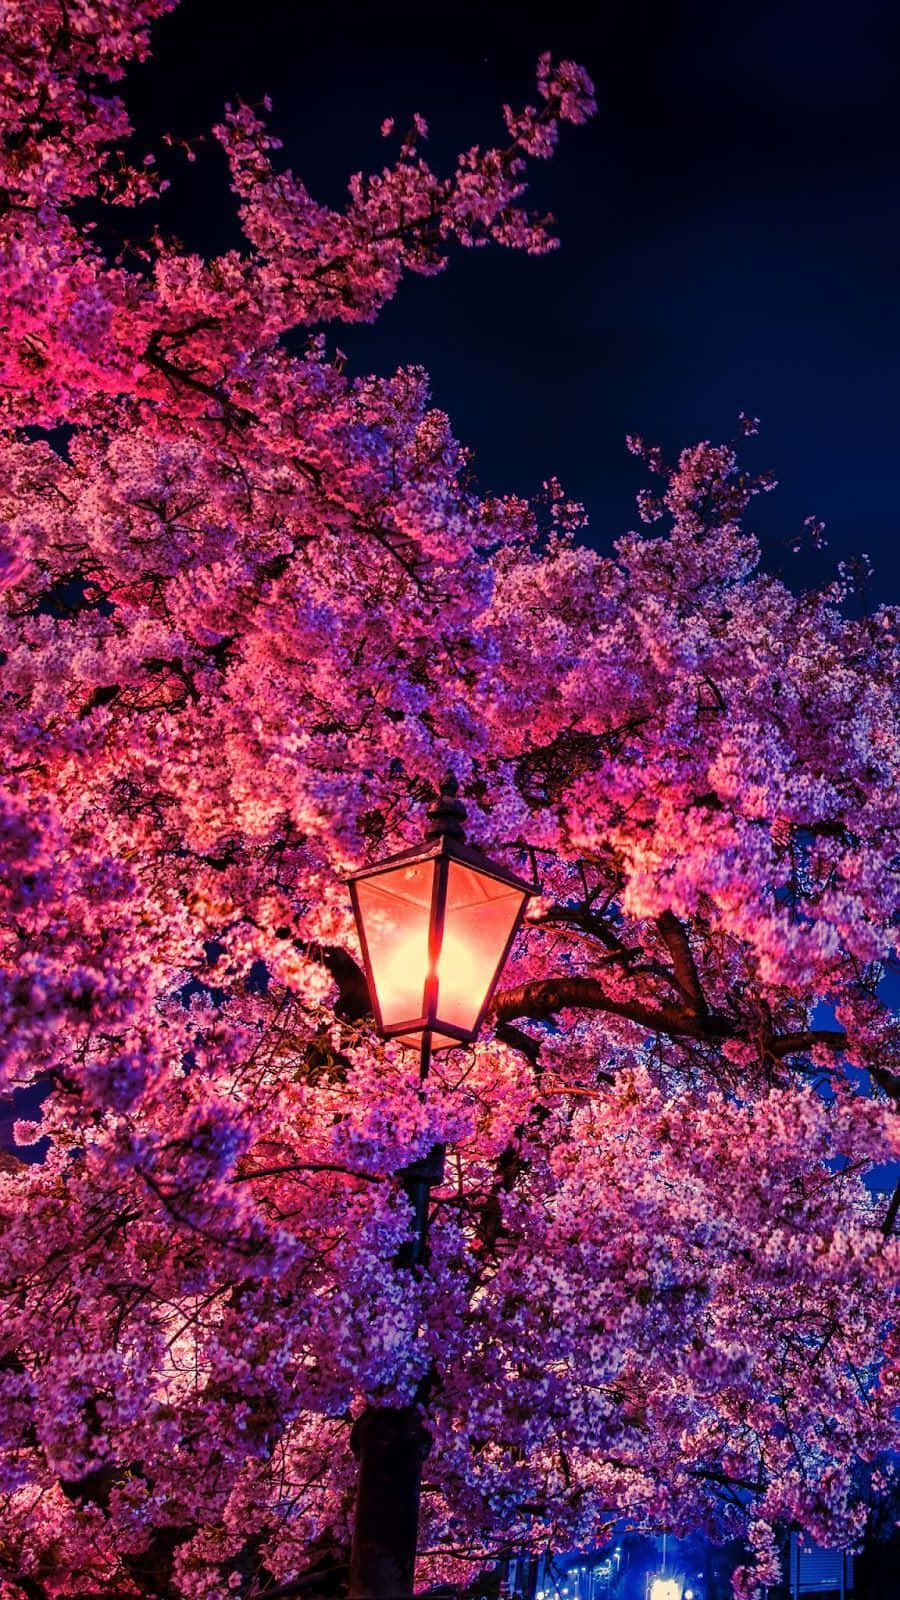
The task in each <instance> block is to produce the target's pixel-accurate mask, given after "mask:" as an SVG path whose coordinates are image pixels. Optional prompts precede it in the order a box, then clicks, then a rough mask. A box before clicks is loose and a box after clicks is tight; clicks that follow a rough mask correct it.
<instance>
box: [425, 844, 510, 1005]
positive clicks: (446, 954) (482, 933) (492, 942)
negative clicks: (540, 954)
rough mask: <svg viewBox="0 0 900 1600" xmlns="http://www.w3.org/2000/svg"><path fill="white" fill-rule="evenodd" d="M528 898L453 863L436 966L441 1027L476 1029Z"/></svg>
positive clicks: (479, 873)
mask: <svg viewBox="0 0 900 1600" xmlns="http://www.w3.org/2000/svg"><path fill="white" fill-rule="evenodd" d="M526 899H527V896H526V895H525V894H523V892H522V890H521V889H514V888H511V887H510V885H509V884H508V883H501V882H499V881H498V879H496V878H490V877H488V876H487V874H486V873H483V872H478V871H477V870H476V869H475V868H474V867H467V866H464V865H463V863H462V862H460V861H451V862H450V870H449V874H448V879H447V909H446V912H445V915H444V938H443V942H442V944H441V959H440V963H439V965H438V1002H437V1014H438V1017H439V1018H440V1021H441V1022H449V1023H452V1024H453V1025H454V1026H455V1027H458V1028H474V1027H475V1023H476V1021H477V1020H478V1015H479V1012H480V1011H481V1008H482V1006H483V1004H484V1001H485V997H486V996H487V994H488V993H489V992H490V989H491V986H492V985H493V982H494V978H495V976H496V973H497V968H498V966H499V964H500V960H501V958H502V956H503V952H504V950H505V948H506V943H507V940H508V939H509V936H510V934H511V932H512V929H513V926H514V924H515V920H516V917H517V916H518V913H519V909H520V907H521V905H522V903H523V901H524V900H526Z"/></svg>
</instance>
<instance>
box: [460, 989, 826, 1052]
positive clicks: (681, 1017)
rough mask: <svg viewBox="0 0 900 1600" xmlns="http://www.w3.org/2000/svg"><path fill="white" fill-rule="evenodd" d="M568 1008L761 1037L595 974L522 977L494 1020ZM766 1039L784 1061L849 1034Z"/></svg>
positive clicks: (705, 1033) (728, 1020)
mask: <svg viewBox="0 0 900 1600" xmlns="http://www.w3.org/2000/svg"><path fill="white" fill-rule="evenodd" d="M565 1010H574V1011H579V1010H580V1011H603V1012H606V1013H608V1014H609V1015H611V1016H614V1017H623V1018H624V1019H625V1020H626V1021H628V1022H635V1023H637V1024H638V1026H639V1027H642V1028H648V1029H649V1030H651V1031H652V1032H653V1033H665V1034H668V1035H669V1036H670V1037H672V1038H686V1039H696V1040H697V1041H698V1042H699V1043H701V1044H717V1043H719V1042H720V1041H722V1040H723V1039H746V1040H747V1041H748V1042H751V1043H756V1042H757V1041H758V1035H757V1034H756V1032H755V1031H754V1030H753V1029H752V1028H751V1027H749V1026H746V1027H744V1026H742V1025H741V1023H740V1021H738V1020H736V1019H735V1018H733V1017H727V1016H723V1015H722V1014H721V1013H717V1012H711V1011H707V1010H704V1011H702V1012H701V1011H699V1010H697V1009H694V1008H693V1007H691V1006H687V1005H683V1006H679V1005H675V1004H674V1003H672V1002H670V1001H667V1000H662V1001H658V1002H657V1003H655V1004H648V1003H646V1002H645V1001H643V1000H637V999H633V1000H616V999H614V998H613V997H612V996H611V995H609V994H607V993H606V990H605V989H604V988H603V986H602V984H600V983H599V982H598V981H597V979H596V978H587V977H558V978H541V979H537V980H534V981H532V982H530V983H521V984H519V985H518V986H517V987H516V988H514V989H506V990H504V991H503V992H502V993H501V994H499V995H497V996H496V998H495V1000H494V1003H493V1006H492V1007H491V1013H490V1015H491V1020H492V1021H494V1022H495V1023H498V1024H500V1025H502V1026H504V1027H505V1026H506V1025H507V1024H509V1023H511V1022H514V1021H515V1020H516V1019H517V1018H520V1017H528V1018H531V1019H532V1020H533V1021H546V1020H548V1019H549V1018H550V1017H552V1016H554V1015H555V1014H556V1013H557V1012H559V1011H565ZM498 1031H499V1030H498ZM509 1042H510V1043H511V1042H512V1040H510V1041H509ZM764 1043H765V1049H766V1052H767V1053H768V1054H769V1055H770V1056H773V1057H774V1058H775V1059H776V1060H779V1061H781V1060H783V1059H784V1058H785V1057H786V1056H790V1055H799V1054H801V1053H802V1052H804V1051H809V1050H812V1049H813V1047H814V1046H815V1045H822V1046H824V1047H825V1048H827V1049H830V1050H834V1051H840V1050H841V1049H843V1047H844V1045H845V1044H846V1034H844V1033H842V1032H841V1031H840V1030H839V1029H832V1028H809V1029H804V1030H803V1031H801V1032H798V1033H783V1034H780V1035H778V1034H775V1035H773V1036H772V1037H771V1038H769V1039H767V1040H765V1041H764Z"/></svg>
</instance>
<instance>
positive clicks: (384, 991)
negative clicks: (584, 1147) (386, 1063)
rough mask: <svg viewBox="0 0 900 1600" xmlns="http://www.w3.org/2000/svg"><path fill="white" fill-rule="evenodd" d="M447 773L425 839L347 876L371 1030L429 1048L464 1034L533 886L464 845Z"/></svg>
mask: <svg viewBox="0 0 900 1600" xmlns="http://www.w3.org/2000/svg"><path fill="white" fill-rule="evenodd" d="M457 793H458V785H457V782H456V779H455V777H454V776H453V774H452V773H450V774H448V776H447V777H446V778H445V779H444V781H443V783H442V784H441V792H440V798H439V799H438V801H437V802H436V804H435V805H433V806H432V807H431V809H430V811H429V813H428V828H427V831H426V835H425V842H424V843H423V844H421V845H417V846H414V847H413V848H412V849H411V850H403V851H401V852H400V854H399V855H395V856H388V857H387V859H386V860H384V861H379V862H377V863H376V864H375V865H374V866H369V867H362V868H360V870H359V871H358V872H354V873H353V874H352V876H351V877H350V879H349V880H348V881H349V884H350V894H351V897H352V900H353V911H354V914H355V917H356V925H357V928H358V930H359V941H360V944H361V946H362V954H363V962H364V964H365V969H366V978H367V980H368V985H369V994H370V996H371V999H372V1005H373V1007H374V1009H375V1016H376V1020H377V1023H378V1028H379V1031H380V1032H381V1033H382V1034H383V1035H384V1036H385V1038H389V1039H398V1040H399V1041H400V1043H401V1044H408V1045H414V1046H416V1047H420V1048H421V1051H422V1076H423V1077H424V1076H425V1074H426V1072H427V1070H428V1060H429V1056H430V1052H431V1050H432V1049H434V1050H450V1049H452V1048H453V1046H454V1045H460V1044H468V1043H469V1042H470V1041H471V1040H473V1039H474V1038H475V1037H476V1035H477V1033H478V1030H479V1028H480V1026H481V1024H482V1022H483V1020H484V1016H485V1012H486V1011H487V1008H488V1006H489V1004H490V1001H491V996H492V995H493V993H494V989H495V987H496V983H497V979H498V977H499V975H500V969H501V967H502V966H503V963H504V961H505V960H506V956H507V954H508V952H509V948H510V946H511V944H512V942H513V939H514V938H515V936H516V932H517V930H518V927H519V924H520V922H521V920H522V915H523V913H524V910H525V906H526V904H527V902H528V899H529V896H530V895H532V894H534V885H533V884H529V883H526V882H524V880H523V879H521V878H517V877H516V876H515V875H514V874H513V873H511V872H507V870H506V868H505V867H500V866H497V864H496V863H495V862H493V861H489V860H488V858H487V856H483V855H482V854H481V852H480V851H479V850H475V849H474V848H473V847H472V846H471V845H468V844H466V842H465V834H464V832H463V822H464V820H465V815H466V812H465V807H464V806H463V805H462V804H461V802H460V801H459V800H458V799H457Z"/></svg>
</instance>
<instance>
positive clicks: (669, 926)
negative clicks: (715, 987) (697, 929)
mask: <svg viewBox="0 0 900 1600" xmlns="http://www.w3.org/2000/svg"><path fill="white" fill-rule="evenodd" d="M656 926H657V928H658V929H659V935H660V938H661V939H662V941H663V944H664V945H665V947H666V949H667V950H668V952H669V954H670V956H671V957H672V966H673V967H674V969H675V977H676V979H677V980H678V987H679V989H680V990H681V992H682V994H683V995H684V997H685V999H686V1000H687V1001H689V1002H690V1004H691V1005H692V1006H693V1007H694V1009H695V1010H696V1011H698V1012H700V1013H701V1014H702V1015H704V1016H705V1015H706V1013H707V1012H708V1010H709V1007H708V1006H707V1004H706V996H705V995H704V993H703V988H702V986H701V983H700V975H699V973H698V971H697V967H696V964H695V962H694V957H693V953H692V951H691V947H690V943H689V942H688V936H687V934H686V932H685V930H684V926H683V924H682V923H681V922H679V920H678V918H677V917H676V916H675V913H674V912H673V911H664V912H663V913H662V915H661V916H659V917H657V919H656Z"/></svg>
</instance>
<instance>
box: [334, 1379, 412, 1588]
mask: <svg viewBox="0 0 900 1600" xmlns="http://www.w3.org/2000/svg"><path fill="white" fill-rule="evenodd" d="M430 1442H431V1441H430V1438H429V1435H428V1430H427V1428H425V1426H424V1425H423V1423H422V1418H421V1413H420V1412H419V1410H418V1408H417V1407H416V1406H379V1407H375V1406H369V1407H367V1409H366V1410H365V1411H364V1412H363V1413H362V1415H361V1416H360V1417H359V1418H358V1420H357V1421H356V1423H355V1424H354V1427H353V1431H352V1433H351V1435H350V1443H351V1445H352V1447H353V1452H354V1454H355V1456H356V1458H357V1460H358V1462H359V1484H358V1488H357V1494H356V1518H355V1523H354V1528H353V1544H352V1547H351V1551H350V1588H349V1595H350V1600H363V1597H366V1600H407V1597H408V1596H410V1595H411V1594H412V1592H413V1583H414V1579H415V1567H416V1538H417V1533H418V1526H419V1486H420V1482H421V1476H422V1462H423V1461H424V1460H425V1457H426V1456H427V1454H428V1448H429V1445H430Z"/></svg>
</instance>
